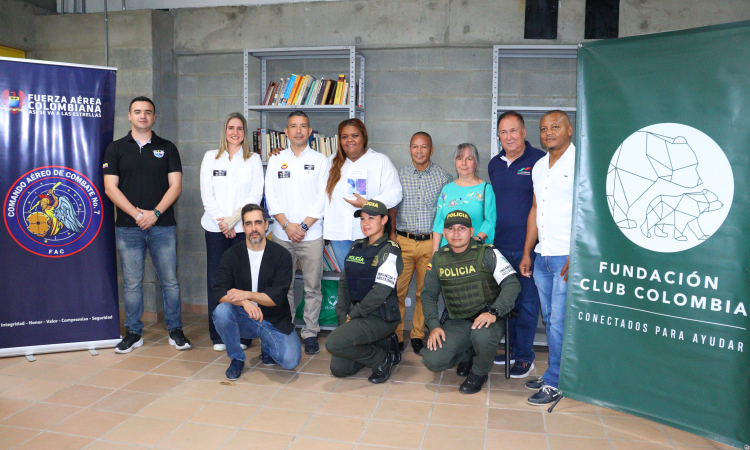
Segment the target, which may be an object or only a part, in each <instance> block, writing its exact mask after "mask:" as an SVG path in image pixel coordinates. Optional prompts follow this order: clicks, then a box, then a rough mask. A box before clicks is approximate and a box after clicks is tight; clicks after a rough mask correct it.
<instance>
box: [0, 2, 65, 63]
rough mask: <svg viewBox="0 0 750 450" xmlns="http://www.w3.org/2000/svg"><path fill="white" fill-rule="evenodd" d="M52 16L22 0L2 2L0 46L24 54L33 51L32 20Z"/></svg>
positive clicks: (0, 9)
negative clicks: (39, 16)
mask: <svg viewBox="0 0 750 450" xmlns="http://www.w3.org/2000/svg"><path fill="white" fill-rule="evenodd" d="M42 14H52V13H51V12H50V11H47V10H45V9H43V8H40V7H37V6H34V5H32V4H30V3H27V2H25V1H23V0H2V7H1V8H0V45H2V46H4V47H11V48H15V49H18V50H23V51H26V52H29V51H32V50H34V47H35V33H34V19H35V17H36V16H37V15H42Z"/></svg>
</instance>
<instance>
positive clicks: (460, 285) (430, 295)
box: [422, 210, 521, 394]
mask: <svg viewBox="0 0 750 450" xmlns="http://www.w3.org/2000/svg"><path fill="white" fill-rule="evenodd" d="M473 235H474V228H473V227H472V226H471V218H470V217H469V215H468V214H467V213H466V212H464V211H461V210H456V211H453V212H451V213H450V214H448V215H447V216H446V217H445V223H444V228H443V236H445V238H446V239H447V240H448V245H446V246H443V247H441V248H440V249H439V250H438V251H436V252H435V254H434V255H433V256H432V262H431V263H430V266H429V268H428V271H427V276H425V281H424V289H423V290H422V307H423V309H424V317H425V321H426V322H427V326H428V327H429V328H430V336H429V338H428V340H427V349H428V350H429V351H423V352H422V363H423V364H424V365H425V366H427V368H428V369H430V370H432V371H433V372H440V371H442V370H445V369H448V368H450V367H453V366H455V365H456V364H458V369H457V371H456V373H458V375H459V376H463V377H467V378H466V380H465V381H464V382H463V383H461V387H460V388H459V392H461V393H462V394H475V393H477V392H479V391H480V390H482V385H484V383H485V381H487V374H488V373H489V372H490V369H491V368H492V360H493V358H494V356H495V351H496V350H497V345H498V344H499V343H500V339H501V338H502V336H503V333H504V331H505V322H504V321H503V320H502V318H503V316H505V315H506V314H508V313H509V312H510V310H511V309H512V308H513V305H514V304H515V300H516V297H517V296H518V293H519V292H520V291H521V286H520V284H519V283H518V279H517V278H516V272H515V270H513V267H512V266H511V265H510V263H508V261H507V260H506V259H505V258H504V257H503V256H502V255H501V254H500V252H499V251H497V250H496V249H495V248H494V247H493V246H492V245H488V244H480V243H479V242H477V241H476V240H474V239H472V238H471V237H472V236H473ZM441 291H442V293H443V299H444V300H445V306H446V310H445V311H444V312H443V317H442V318H441V320H438V310H437V301H438V294H440V292H441Z"/></svg>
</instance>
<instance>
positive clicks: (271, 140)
mask: <svg viewBox="0 0 750 450" xmlns="http://www.w3.org/2000/svg"><path fill="white" fill-rule="evenodd" d="M288 145H289V142H288V141H287V138H286V134H284V132H283V131H276V130H268V129H265V128H258V130H257V131H253V151H254V152H255V153H257V154H259V155H260V159H261V161H263V162H268V159H269V155H270V153H271V150H273V149H275V148H282V149H284V148H287V146H288Z"/></svg>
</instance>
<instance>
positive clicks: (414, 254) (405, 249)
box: [396, 235, 432, 342]
mask: <svg viewBox="0 0 750 450" xmlns="http://www.w3.org/2000/svg"><path fill="white" fill-rule="evenodd" d="M396 239H398V245H399V246H400V247H401V258H403V260H404V270H403V271H402V272H401V275H400V276H399V277H398V282H397V283H396V293H397V294H398V306H399V309H400V310H401V323H399V325H398V328H396V336H398V340H399V342H403V339H404V336H403V334H404V319H405V318H406V294H407V293H408V292H409V284H410V283H411V278H412V276H413V275H414V272H415V271H416V272H417V298H416V300H415V303H414V317H413V318H412V322H411V323H412V326H413V327H414V328H413V329H412V330H411V338H412V339H424V314H423V313H422V286H423V285H424V277H425V274H426V273H427V265H428V264H429V263H430V258H432V240H431V239H427V240H425V241H415V240H414V239H409V238H406V237H404V236H401V235H398V236H396Z"/></svg>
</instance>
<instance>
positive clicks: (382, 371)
mask: <svg viewBox="0 0 750 450" xmlns="http://www.w3.org/2000/svg"><path fill="white" fill-rule="evenodd" d="M391 367H393V353H391V352H387V353H386V354H385V359H383V362H381V363H380V365H379V366H378V367H376V368H374V369H372V375H370V377H369V378H367V381H369V382H370V383H373V384H380V383H385V382H386V381H388V378H390V377H391ZM480 388H481V386H480Z"/></svg>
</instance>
